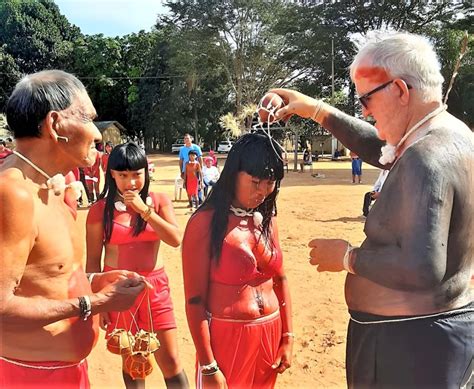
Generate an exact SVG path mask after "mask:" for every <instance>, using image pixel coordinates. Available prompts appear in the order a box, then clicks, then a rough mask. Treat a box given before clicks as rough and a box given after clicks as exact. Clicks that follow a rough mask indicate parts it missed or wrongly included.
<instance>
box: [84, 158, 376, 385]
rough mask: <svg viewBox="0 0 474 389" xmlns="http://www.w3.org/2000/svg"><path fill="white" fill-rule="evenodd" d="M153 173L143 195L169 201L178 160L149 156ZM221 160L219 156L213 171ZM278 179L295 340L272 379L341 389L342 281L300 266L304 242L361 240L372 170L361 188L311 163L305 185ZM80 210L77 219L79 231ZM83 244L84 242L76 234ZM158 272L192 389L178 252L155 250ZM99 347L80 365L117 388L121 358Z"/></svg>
mask: <svg viewBox="0 0 474 389" xmlns="http://www.w3.org/2000/svg"><path fill="white" fill-rule="evenodd" d="M150 159H151V160H152V161H153V162H154V163H155V166H156V171H155V174H154V181H153V184H152V186H151V190H153V191H159V192H164V193H167V194H168V195H169V196H170V197H172V198H173V199H174V179H175V178H176V176H177V174H178V172H179V168H178V157H177V156H176V155H171V154H163V155H152V156H150ZM224 159H225V157H224V156H222V155H220V156H219V166H221V167H222V166H223V164H224ZM289 166H290V171H289V173H288V174H286V176H285V178H284V180H283V182H282V188H281V192H280V194H279V197H278V200H277V205H278V225H279V229H280V239H281V247H282V249H283V252H284V264H285V268H286V273H287V276H288V279H289V283H290V290H291V295H292V301H293V326H294V332H295V333H296V336H297V337H296V340H295V346H294V356H293V365H292V367H291V369H289V370H287V371H286V372H285V373H284V374H283V375H281V376H279V378H278V381H277V385H276V387H277V388H300V389H303V388H308V389H309V388H311V389H314V388H343V387H345V373H344V366H345V362H344V355H345V335H346V328H347V321H348V314H347V308H346V305H345V303H344V289H343V287H344V278H345V274H344V273H318V272H317V271H316V269H315V268H313V267H311V265H309V263H308V248H307V244H308V242H309V241H310V240H311V239H312V238H314V237H325V238H343V239H347V240H349V241H350V242H351V243H352V244H354V245H358V244H360V243H361V242H362V240H363V239H364V233H363V227H364V220H365V219H364V218H363V217H362V216H361V215H362V199H363V195H364V193H365V192H367V191H369V190H371V188H372V184H373V182H374V181H375V180H376V178H377V175H378V170H377V169H375V168H373V167H371V166H369V165H367V164H363V168H362V169H363V176H362V179H363V183H362V184H352V180H351V169H350V161H338V162H331V161H327V162H325V161H319V162H314V164H313V167H314V171H313V172H314V173H319V174H320V175H322V176H324V177H320V178H315V177H312V176H311V174H310V171H309V167H306V169H307V170H306V171H305V172H304V173H299V172H293V171H291V169H292V167H293V162H292V161H291V160H290V163H289ZM185 197H186V195H185V193H184V192H183V198H182V200H181V201H175V202H174V203H173V204H174V206H175V210H176V214H177V218H178V222H179V224H180V226H181V228H182V229H183V230H184V228H185V226H186V222H187V220H188V219H189V217H190V213H189V211H188V208H187V207H186V205H187V201H186V200H185ZM86 215H87V210H81V211H79V220H80V221H81V223H83V225H84V228H85V218H86ZM84 236H85V234H84ZM162 249H163V250H164V254H165V256H164V258H166V264H165V266H166V270H167V273H168V276H169V279H170V286H171V288H172V297H173V301H174V307H175V315H176V319H177V323H178V343H179V348H180V357H181V360H182V362H183V365H184V368H185V370H186V372H187V374H188V377H189V379H190V381H191V385H192V387H194V379H193V378H194V362H195V352H194V346H193V343H192V340H191V335H190V333H189V330H188V326H187V323H186V317H185V313H184V292H183V279H182V273H181V250H180V249H179V248H177V249H173V248H171V247H168V246H166V245H163V246H162ZM103 337H104V333H103V332H101V334H100V339H99V342H98V344H97V346H96V347H95V349H94V350H93V352H92V354H91V355H90V357H89V358H88V362H89V375H90V381H91V386H92V388H93V389H98V388H122V387H123V382H122V377H121V373H120V371H121V358H120V357H119V356H117V355H113V354H111V353H109V352H108V351H107V350H106V348H105V341H104V339H103ZM147 386H148V387H149V388H150V387H153V388H165V385H164V381H163V379H162V375H161V372H160V370H159V369H158V367H156V366H155V370H154V372H153V373H152V375H151V376H149V377H148V378H147Z"/></svg>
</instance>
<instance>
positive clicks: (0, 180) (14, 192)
mask: <svg viewBox="0 0 474 389" xmlns="http://www.w3.org/2000/svg"><path fill="white" fill-rule="evenodd" d="M0 204H2V206H1V207H2V212H0V219H2V226H3V228H4V229H5V231H4V232H5V233H6V232H7V230H10V229H11V228H13V227H14V228H15V229H16V230H15V231H10V232H12V233H15V234H19V235H23V233H24V232H25V231H24V229H26V230H28V229H29V231H31V226H32V224H33V214H34V193H33V187H32V184H31V183H29V182H27V181H26V179H25V178H24V176H23V174H22V172H21V171H20V170H19V169H16V168H9V169H5V170H2V171H1V172H0ZM22 226H23V227H24V228H22Z"/></svg>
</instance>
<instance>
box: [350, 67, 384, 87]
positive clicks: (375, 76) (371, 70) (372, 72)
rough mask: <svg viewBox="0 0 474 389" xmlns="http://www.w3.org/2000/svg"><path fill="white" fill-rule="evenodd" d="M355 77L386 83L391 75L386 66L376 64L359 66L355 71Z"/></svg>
mask: <svg viewBox="0 0 474 389" xmlns="http://www.w3.org/2000/svg"><path fill="white" fill-rule="evenodd" d="M354 78H359V79H360V78H365V79H367V80H369V81H371V82H375V83H384V82H387V81H390V76H389V74H388V73H387V71H386V70H385V69H384V68H381V67H378V66H374V67H369V66H363V67H358V68H357V69H356V71H355V74H354Z"/></svg>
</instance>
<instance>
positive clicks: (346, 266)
mask: <svg viewBox="0 0 474 389" xmlns="http://www.w3.org/2000/svg"><path fill="white" fill-rule="evenodd" d="M352 250H354V247H352V246H351V244H350V243H347V249H346V253H345V254H344V258H343V260H342V266H343V267H344V270H346V271H347V272H349V273H351V274H355V272H354V269H352V267H351V264H350V259H351V253H352Z"/></svg>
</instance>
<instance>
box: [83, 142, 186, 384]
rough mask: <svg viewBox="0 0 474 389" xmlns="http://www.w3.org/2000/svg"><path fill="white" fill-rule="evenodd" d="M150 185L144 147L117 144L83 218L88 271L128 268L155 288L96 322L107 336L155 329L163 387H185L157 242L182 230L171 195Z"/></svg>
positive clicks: (175, 240) (128, 380)
mask: <svg viewBox="0 0 474 389" xmlns="http://www.w3.org/2000/svg"><path fill="white" fill-rule="evenodd" d="M149 186H150V177H149V172H148V161H147V158H146V155H145V153H144V151H143V150H142V149H141V148H140V147H138V146H137V145H136V144H134V143H125V144H122V145H119V146H117V147H115V148H114V149H113V150H112V152H111V153H110V156H109V160H108V164H107V171H106V176H105V186H104V190H103V192H102V193H101V194H100V199H99V201H98V202H97V203H96V204H94V205H93V206H92V207H91V209H90V210H89V214H88V216H87V267H86V270H87V272H88V273H93V272H101V271H108V270H113V269H120V270H132V271H135V272H137V273H139V274H141V275H143V276H145V277H146V279H147V281H148V282H149V283H150V284H151V285H152V286H153V290H152V291H148V292H145V293H147V295H141V296H139V297H138V298H137V300H136V302H135V305H134V306H132V307H131V308H130V309H129V311H127V312H107V313H104V314H101V316H100V325H101V327H102V329H104V330H105V331H106V338H108V336H109V335H110V334H111V333H112V331H113V330H114V329H125V330H127V331H130V332H131V333H132V334H135V333H136V332H137V331H139V330H145V331H149V332H155V333H156V335H157V338H158V340H159V342H160V344H161V346H160V348H159V349H158V351H156V352H155V353H154V356H155V359H156V362H157V363H158V366H159V367H160V369H161V371H162V373H163V376H164V379H165V383H166V386H167V387H168V388H187V387H188V386H189V385H188V381H187V378H186V374H185V373H184V371H183V368H182V366H181V363H180V361H179V357H178V347H177V341H176V322H175V318H174V313H173V303H172V301H171V296H170V289H169V286H168V277H167V275H166V273H165V270H164V263H163V258H162V257H161V256H160V255H159V253H160V245H161V242H164V243H166V244H168V245H170V246H172V247H178V246H179V244H180V242H181V233H180V231H179V229H178V224H177V222H176V217H175V213H174V209H173V205H172V203H171V201H170V199H169V198H168V197H167V196H166V195H165V194H163V193H153V192H149V191H148V189H149ZM103 250H105V255H104V266H103V268H102V266H101V257H102V251H103ZM148 299H149V303H148V301H147V300H148ZM124 358H125V357H124ZM123 379H124V382H125V386H126V387H127V388H144V387H145V381H144V379H133V378H132V377H131V376H130V375H129V374H128V373H127V372H125V371H123Z"/></svg>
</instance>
